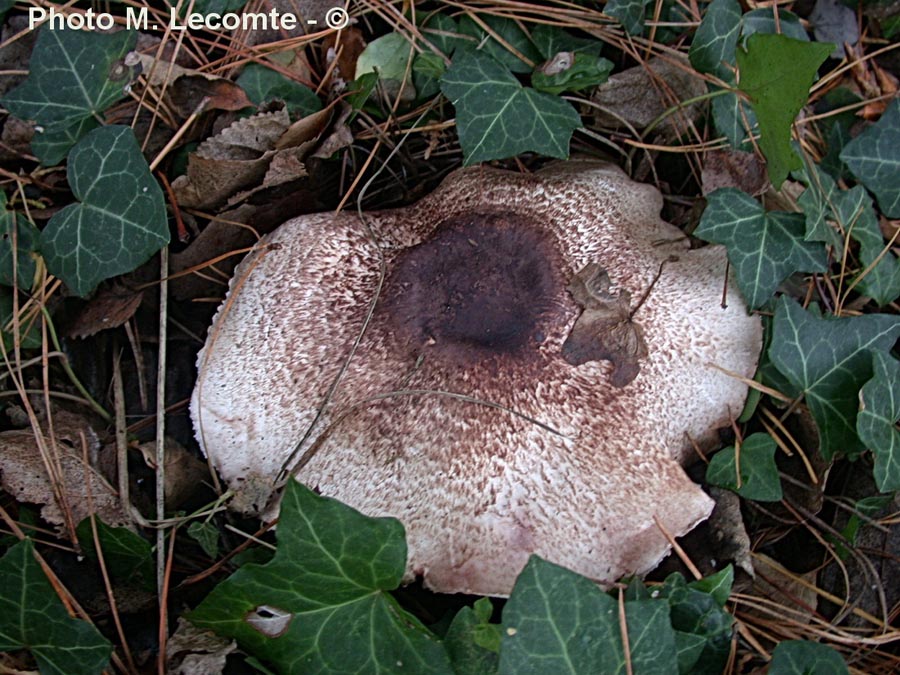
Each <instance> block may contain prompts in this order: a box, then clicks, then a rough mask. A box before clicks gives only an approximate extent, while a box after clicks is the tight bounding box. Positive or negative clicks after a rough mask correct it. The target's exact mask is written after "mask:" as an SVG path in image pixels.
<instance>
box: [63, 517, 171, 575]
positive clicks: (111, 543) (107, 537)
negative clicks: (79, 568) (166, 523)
mask: <svg viewBox="0 0 900 675" xmlns="http://www.w3.org/2000/svg"><path fill="white" fill-rule="evenodd" d="M75 534H76V535H78V543H79V544H81V549H82V550H83V551H84V553H85V555H87V557H88V558H90V559H92V560H97V558H98V556H97V548H96V546H94V533H93V531H92V530H91V519H90V518H85V519H84V520H82V521H81V522H80V523H78V526H77V527H76V528H75ZM97 538H98V539H99V540H100V548H101V549H102V551H103V561H104V563H106V568H107V570H109V573H110V574H111V575H112V577H113V578H114V579H117V580H119V581H122V582H126V583H128V582H131V583H137V584H141V585H143V586H145V587H146V588H148V589H149V590H152V589H154V588H155V587H156V576H155V573H154V566H153V547H152V546H151V545H150V542H148V541H147V540H146V539H144V538H143V537H141V536H140V535H138V534H135V533H134V532H132V531H131V530H129V529H128V528H127V527H110V526H109V525H107V524H106V523H104V522H103V521H102V520H100V519H99V518H97Z"/></svg>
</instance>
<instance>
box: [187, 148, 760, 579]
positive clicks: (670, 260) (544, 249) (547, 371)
mask: <svg viewBox="0 0 900 675" xmlns="http://www.w3.org/2000/svg"><path fill="white" fill-rule="evenodd" d="M661 206H662V197H661V196H660V194H659V192H658V191H657V190H656V189H655V188H653V187H651V186H648V185H642V184H639V183H635V182H633V181H631V180H630V179H629V178H628V177H627V176H626V175H625V174H624V173H622V172H621V171H620V170H619V169H618V168H616V167H614V166H611V165H608V164H603V163H598V162H568V163H560V164H555V165H551V166H550V167H548V168H547V169H545V170H543V171H540V172H538V173H536V174H533V175H522V174H516V173H510V172H505V171H499V170H494V169H488V168H483V167H474V168H468V169H463V170H460V171H457V172H456V173H454V174H452V175H451V176H449V177H448V178H447V179H446V180H445V181H444V183H443V184H442V185H441V187H440V188H439V189H438V190H436V191H435V192H434V193H433V194H431V195H430V196H428V197H426V198H425V199H423V200H421V201H420V202H418V203H417V204H415V205H413V206H410V207H407V208H404V209H396V210H390V211H380V212H375V213H367V214H365V215H364V221H363V220H361V219H360V217H359V216H358V215H357V214H355V213H347V212H345V213H341V214H338V215H334V214H330V213H329V214H315V215H308V216H302V217H299V218H295V219H293V220H290V221H288V222H287V223H285V224H284V225H282V226H281V227H280V228H278V230H276V231H275V232H273V233H272V234H271V235H269V237H268V238H267V239H266V240H265V241H264V242H263V243H262V245H261V246H260V247H259V248H258V250H257V252H255V253H253V254H251V255H249V256H248V257H247V259H245V260H244V262H243V263H242V264H241V266H240V267H239V268H238V270H237V272H236V274H235V278H234V280H233V281H232V285H231V290H230V292H229V296H228V299H227V300H226V302H225V303H224V304H223V305H222V307H221V309H220V310H219V313H218V315H217V317H216V320H215V322H214V324H213V326H212V328H211V329H210V333H209V338H208V340H207V344H206V346H205V347H204V349H203V351H202V352H201V354H200V357H199V362H198V365H199V371H200V372H199V378H198V382H197V386H196V389H195V391H194V396H193V399H192V402H191V414H192V416H193V419H194V424H195V428H196V430H197V436H198V438H199V440H200V443H201V446H202V448H203V450H204V451H205V452H206V453H207V454H208V456H209V457H210V458H211V460H212V463H213V464H214V465H215V467H216V468H217V469H218V471H219V473H220V474H221V475H222V476H223V477H224V479H225V480H226V481H227V482H228V484H229V486H230V487H231V488H233V489H234V490H235V491H236V492H237V494H238V498H237V501H238V502H240V503H242V508H243V509H245V510H247V511H256V512H264V511H266V509H269V510H271V509H272V508H273V504H272V503H270V498H271V497H272V494H273V492H272V491H273V487H274V485H275V483H276V480H277V477H278V475H279V473H280V472H281V470H282V466H283V465H287V466H288V468H289V470H290V471H292V472H293V473H294V474H295V475H296V476H297V478H298V479H299V480H301V481H302V482H304V483H305V484H307V485H309V486H310V487H312V488H314V489H317V490H319V491H321V492H322V493H323V494H326V495H329V496H332V497H336V498H338V499H340V500H342V501H344V502H346V503H347V504H350V505H351V506H353V507H355V508H357V509H359V510H360V511H362V512H363V513H366V514H368V515H372V516H394V517H396V518H399V519H400V520H401V521H402V522H403V524H404V525H405V527H406V531H407V540H408V545H409V558H408V563H407V564H408V567H407V577H408V579H410V580H411V579H412V578H413V577H414V576H415V575H421V576H422V577H423V579H424V582H425V584H426V585H427V586H428V587H430V588H432V589H434V590H436V591H441V592H467V593H479V594H486V595H487V594H490V595H505V594H508V593H509V592H510V590H511V589H512V585H513V582H514V581H515V579H516V576H517V575H518V573H519V572H520V570H521V569H522V567H523V566H524V564H525V562H526V560H527V559H528V556H529V555H530V554H532V553H537V554H538V555H541V556H542V557H544V558H547V559H549V560H552V561H554V562H556V563H559V564H561V565H564V566H565V567H568V568H570V569H573V570H575V571H576V572H579V573H581V574H584V575H586V576H588V577H590V578H592V579H595V580H597V581H598V582H600V583H605V584H609V583H612V582H614V581H615V580H616V579H618V578H619V577H621V576H622V575H625V574H632V573H634V574H641V573H643V572H646V571H648V570H650V569H652V568H653V567H654V566H655V565H656V564H657V563H658V562H659V561H660V559H661V558H662V557H663V556H664V555H665V554H666V552H667V551H668V543H667V541H666V539H665V537H664V535H663V534H662V532H661V531H660V528H659V526H658V525H657V524H656V522H655V521H654V518H657V519H658V520H659V522H660V523H661V524H662V526H663V527H664V528H665V529H666V530H667V531H668V532H670V533H672V534H673V535H676V536H680V535H682V534H684V533H685V532H687V531H688V530H690V529H691V528H692V527H694V526H695V525H696V524H697V523H698V522H699V521H701V520H703V519H704V518H706V517H707V516H708V515H709V513H710V511H711V509H712V505H713V503H712V501H711V500H710V499H709V498H708V497H707V496H706V494H705V493H704V492H703V491H702V490H701V489H700V488H699V487H698V486H697V485H695V484H694V483H693V482H691V481H690V479H689V478H688V477H687V475H686V474H685V472H684V470H683V469H682V464H683V463H685V462H687V461H689V460H692V459H693V458H694V456H695V455H694V450H693V448H692V445H691V439H693V441H694V442H696V443H699V444H701V446H702V445H703V444H709V443H710V442H712V441H714V440H715V430H716V429H717V428H719V427H722V426H725V425H727V424H728V423H729V420H730V419H731V418H732V417H733V416H735V415H737V414H738V413H739V412H740V410H741V406H742V405H743V401H744V398H745V395H746V393H747V392H746V386H745V385H744V384H742V383H741V382H740V381H739V380H737V379H735V378H733V377H729V376H727V375H725V374H723V372H722V371H721V370H720V369H718V368H716V366H719V367H721V368H724V369H727V370H729V371H732V372H735V373H738V374H740V375H743V376H746V377H750V376H752V374H753V372H754V369H755V367H756V360H757V356H758V354H759V350H760V344H761V328H760V324H759V321H758V319H757V318H755V317H750V316H747V312H746V308H745V306H744V303H743V302H742V300H741V298H740V297H739V295H738V294H737V293H736V292H733V291H732V290H731V289H732V288H733V284H731V285H729V286H728V289H729V290H728V293H727V296H726V298H725V300H726V307H725V308H723V307H722V293H723V287H724V286H725V280H726V266H725V253H724V250H723V249H721V248H720V247H706V248H703V249H699V250H694V251H689V250H688V242H687V240H686V238H685V237H684V235H683V233H682V232H680V231H679V230H678V229H676V228H675V227H673V226H672V225H669V224H668V223H666V222H663V221H662V220H660V218H659V212H660V208H661ZM373 235H374V236H373ZM266 244H269V245H268V246H267V245H266ZM382 272H383V277H382ZM379 288H380V293H379ZM376 294H377V296H378V300H377V303H376V304H375V307H374V311H373V312H372V314H371V317H370V320H369V322H368V324H367V325H366V319H367V316H368V314H369V311H370V308H371V305H372V301H373V298H374V297H375V296H376ZM364 326H365V331H364V332H363V327H364ZM361 332H362V337H361V339H359V338H360V334H361ZM358 339H359V340H358ZM357 340H358V345H357V347H356V350H355V353H353V354H352V358H350V357H351V352H352V351H353V348H354V345H355V344H356V343H357ZM348 359H349V362H348ZM335 380H337V381H338V384H337V387H336V389H334V391H333V392H331V395H330V398H329V392H330V391H331V387H332V384H333V383H334V382H335ZM320 408H322V412H321V414H319V413H320ZM311 425H312V427H311Z"/></svg>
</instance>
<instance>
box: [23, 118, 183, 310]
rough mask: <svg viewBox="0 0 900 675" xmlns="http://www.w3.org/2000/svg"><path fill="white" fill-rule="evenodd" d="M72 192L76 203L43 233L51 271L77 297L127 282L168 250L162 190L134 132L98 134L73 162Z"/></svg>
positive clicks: (69, 172)
mask: <svg viewBox="0 0 900 675" xmlns="http://www.w3.org/2000/svg"><path fill="white" fill-rule="evenodd" d="M67 176H68V179H69V186H70V187H71V188H72V192H73V193H74V195H75V197H76V198H77V199H78V201H79V203H77V204H69V205H68V206H66V207H65V208H64V209H62V210H61V211H59V212H58V213H57V214H56V215H54V216H53V217H52V218H51V219H50V222H49V223H48V224H47V227H46V228H45V229H44V231H43V232H41V243H40V251H41V253H43V255H44V259H45V260H46V262H47V269H48V270H49V271H50V272H51V273H52V274H55V275H56V276H58V277H59V278H60V279H62V280H63V282H65V284H66V285H67V286H68V287H69V288H70V289H72V291H74V292H75V293H77V294H78V295H80V296H85V295H87V294H88V293H90V292H91V291H92V290H94V288H95V287H96V286H97V284H98V283H100V282H101V281H102V280H103V279H108V278H110V277H113V276H116V275H117V274H124V273H125V272H130V271H132V270H133V269H135V268H136V267H137V266H138V265H140V264H141V263H143V262H145V261H146V260H147V259H148V258H149V257H150V256H151V255H153V254H154V253H156V252H157V251H158V250H159V249H160V248H162V247H163V246H165V245H166V244H167V243H169V228H168V224H167V222H166V209H165V204H164V202H163V195H162V190H160V188H159V185H158V184H157V183H156V180H154V178H153V176H152V175H151V174H150V169H149V168H148V167H147V162H146V161H145V160H144V157H143V155H142V154H141V149H140V147H138V143H137V139H135V137H134V133H133V132H132V131H131V129H130V128H129V127H123V126H110V127H101V128H100V129H95V130H94V131H92V132H91V133H89V134H88V135H87V136H85V137H84V138H83V139H82V140H81V141H79V143H78V145H76V146H75V147H74V148H73V149H72V152H71V153H70V154H69V165H68V169H67Z"/></svg>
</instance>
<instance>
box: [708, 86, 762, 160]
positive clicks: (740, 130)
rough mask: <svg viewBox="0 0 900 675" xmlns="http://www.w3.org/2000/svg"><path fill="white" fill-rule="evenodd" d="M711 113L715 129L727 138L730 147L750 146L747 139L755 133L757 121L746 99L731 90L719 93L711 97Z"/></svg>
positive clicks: (746, 147) (743, 148)
mask: <svg viewBox="0 0 900 675" xmlns="http://www.w3.org/2000/svg"><path fill="white" fill-rule="evenodd" d="M719 91H721V90H719ZM712 115H713V122H714V124H715V125H716V130H717V131H718V132H719V133H720V134H722V135H723V136H725V138H726V139H728V144H729V145H730V146H731V147H732V148H735V149H738V150H746V149H748V148H750V145H749V143H748V142H747V139H748V138H749V136H750V134H751V133H755V130H756V128H757V126H758V123H757V121H756V113H754V112H753V108H751V107H750V104H749V103H747V101H745V100H743V99H742V98H741V97H740V96H738V95H737V94H736V93H734V92H731V91H730V92H728V93H727V94H720V95H719V96H716V97H715V98H713V99H712Z"/></svg>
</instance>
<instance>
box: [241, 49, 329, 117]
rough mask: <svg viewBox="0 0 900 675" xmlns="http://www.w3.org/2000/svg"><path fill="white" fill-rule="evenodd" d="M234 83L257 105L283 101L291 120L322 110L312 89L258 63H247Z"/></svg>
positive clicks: (320, 103)
mask: <svg viewBox="0 0 900 675" xmlns="http://www.w3.org/2000/svg"><path fill="white" fill-rule="evenodd" d="M236 82H237V84H238V85H239V86H240V87H241V89H243V90H244V92H245V93H246V94H247V98H249V99H250V100H251V101H253V102H254V103H256V104H257V105H262V104H263V103H265V102H267V101H272V100H276V99H277V100H280V101H284V103H285V105H286V106H287V109H288V112H289V113H290V115H291V118H292V119H299V118H301V117H306V116H307V115H311V114H313V113H314V112H318V111H319V110H321V109H322V102H321V101H320V100H319V97H318V96H316V94H315V92H314V91H313V90H312V89H310V88H309V87H304V86H303V85H302V84H299V83H297V82H294V81H292V80H289V79H288V78H286V77H285V76H284V75H282V74H281V73H279V72H278V71H275V70H272V69H271V68H267V67H266V66H263V65H260V64H258V63H248V64H247V66H246V67H245V68H244V72H242V73H241V75H240V77H238V79H237V80H236Z"/></svg>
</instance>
